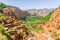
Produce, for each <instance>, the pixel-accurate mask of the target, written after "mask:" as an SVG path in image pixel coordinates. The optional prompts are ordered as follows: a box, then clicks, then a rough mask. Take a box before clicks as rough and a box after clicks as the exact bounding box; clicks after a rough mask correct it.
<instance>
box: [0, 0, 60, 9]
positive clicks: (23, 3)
mask: <svg viewBox="0 0 60 40" xmlns="http://www.w3.org/2000/svg"><path fill="white" fill-rule="evenodd" d="M0 2H3V3H5V4H7V5H13V6H16V7H19V8H20V9H23V10H26V9H43V8H57V7H58V6H59V5H60V0H0Z"/></svg>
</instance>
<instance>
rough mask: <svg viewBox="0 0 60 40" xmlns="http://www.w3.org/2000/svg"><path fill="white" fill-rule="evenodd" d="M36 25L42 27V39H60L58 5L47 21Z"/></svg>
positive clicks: (59, 8)
mask: <svg viewBox="0 0 60 40" xmlns="http://www.w3.org/2000/svg"><path fill="white" fill-rule="evenodd" d="M38 27H42V28H43V30H44V32H43V33H42V34H41V35H43V36H42V37H44V40H45V39H49V40H60V6H59V7H58V8H57V9H56V10H55V11H54V12H53V13H52V14H51V17H50V20H49V21H48V22H45V23H42V24H39V26H38ZM39 40H41V39H39Z"/></svg>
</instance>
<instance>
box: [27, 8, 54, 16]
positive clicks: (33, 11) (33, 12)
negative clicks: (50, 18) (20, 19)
mask: <svg viewBox="0 0 60 40" xmlns="http://www.w3.org/2000/svg"><path fill="white" fill-rule="evenodd" d="M52 10H54V8H50V9H47V8H44V9H28V10H27V11H28V12H30V14H31V15H37V13H38V14H39V15H40V16H46V15H47V14H49V12H51V11H52Z"/></svg>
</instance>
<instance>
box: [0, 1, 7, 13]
mask: <svg viewBox="0 0 60 40" xmlns="http://www.w3.org/2000/svg"><path fill="white" fill-rule="evenodd" d="M5 7H6V5H5V4H4V3H3V2H0V12H1V11H2V9H3V8H5Z"/></svg>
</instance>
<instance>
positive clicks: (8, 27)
mask: <svg viewBox="0 0 60 40" xmlns="http://www.w3.org/2000/svg"><path fill="white" fill-rule="evenodd" d="M2 34H3V35H2ZM0 35H2V36H0V40H6V38H3V37H4V35H5V37H7V40H27V38H28V32H27V28H26V27H25V26H24V23H23V22H22V21H21V20H20V18H19V17H18V15H16V14H15V13H14V12H13V11H12V9H11V8H8V7H6V8H3V9H2V13H0Z"/></svg>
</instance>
